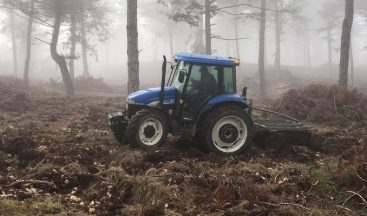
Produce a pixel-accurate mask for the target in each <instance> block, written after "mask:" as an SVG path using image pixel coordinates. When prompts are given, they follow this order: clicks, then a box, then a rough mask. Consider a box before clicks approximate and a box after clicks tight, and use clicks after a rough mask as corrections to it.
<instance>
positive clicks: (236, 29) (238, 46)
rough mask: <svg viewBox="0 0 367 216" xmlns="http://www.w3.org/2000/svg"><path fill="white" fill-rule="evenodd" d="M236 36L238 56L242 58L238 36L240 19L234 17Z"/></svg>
mask: <svg viewBox="0 0 367 216" xmlns="http://www.w3.org/2000/svg"><path fill="white" fill-rule="evenodd" d="M234 36H235V38H236V52H237V58H238V59H241V53H240V41H239V39H238V38H239V37H238V20H237V18H235V19H234Z"/></svg>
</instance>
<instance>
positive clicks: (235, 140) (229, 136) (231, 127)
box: [212, 116, 248, 153]
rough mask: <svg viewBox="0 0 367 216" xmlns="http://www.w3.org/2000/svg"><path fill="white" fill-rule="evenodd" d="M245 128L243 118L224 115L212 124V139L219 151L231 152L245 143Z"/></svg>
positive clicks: (246, 134)
mask: <svg viewBox="0 0 367 216" xmlns="http://www.w3.org/2000/svg"><path fill="white" fill-rule="evenodd" d="M247 130H248V129H247V126H246V124H245V122H244V121H243V119H241V118H240V117H237V116H226V117H223V118H221V119H220V120H219V121H218V122H217V123H216V124H215V125H214V127H213V131H212V141H213V143H214V146H215V147H216V148H217V149H218V150H219V151H221V152H226V153H233V152H236V151H238V150H239V149H240V148H241V147H242V146H243V145H244V144H245V143H246V140H247V136H248V133H247Z"/></svg>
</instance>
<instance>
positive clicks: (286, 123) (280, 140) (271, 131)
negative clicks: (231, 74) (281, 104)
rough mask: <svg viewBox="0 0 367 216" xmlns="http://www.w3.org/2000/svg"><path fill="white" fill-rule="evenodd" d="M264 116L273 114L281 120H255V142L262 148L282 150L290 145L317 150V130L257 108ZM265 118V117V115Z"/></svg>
mask: <svg viewBox="0 0 367 216" xmlns="http://www.w3.org/2000/svg"><path fill="white" fill-rule="evenodd" d="M253 110H256V111H259V112H261V113H263V114H273V115H275V116H278V117H280V118H274V119H271V118H264V117H262V118H258V119H256V120H255V122H254V125H255V136H254V138H253V142H254V143H256V144H257V145H260V146H262V147H266V146H273V147H277V148H281V147H283V146H289V145H302V146H307V147H310V148H311V149H314V150H317V149H318V148H319V142H318V141H317V140H318V138H317V133H315V132H316V130H315V129H314V128H313V127H311V126H309V125H306V124H304V123H302V122H300V121H299V120H297V119H295V118H292V117H290V116H287V115H284V114H282V113H278V112H275V111H271V110H266V109H262V108H255V107H253ZM263 116H264V115H263Z"/></svg>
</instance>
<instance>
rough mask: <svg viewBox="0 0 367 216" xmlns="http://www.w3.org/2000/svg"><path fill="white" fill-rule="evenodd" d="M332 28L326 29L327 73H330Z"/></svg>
mask: <svg viewBox="0 0 367 216" xmlns="http://www.w3.org/2000/svg"><path fill="white" fill-rule="evenodd" d="M331 31H332V27H330V26H328V27H327V36H326V37H327V44H328V69H329V73H330V72H331V71H332V63H333V38H332V36H331Z"/></svg>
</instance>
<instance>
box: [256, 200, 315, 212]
mask: <svg viewBox="0 0 367 216" xmlns="http://www.w3.org/2000/svg"><path fill="white" fill-rule="evenodd" d="M257 202H258V203H260V204H265V205H270V206H275V207H279V206H282V205H290V206H296V207H299V208H302V209H304V210H307V211H312V210H311V209H309V208H307V207H304V206H303V205H300V204H296V203H279V204H276V203H269V202H261V201H257Z"/></svg>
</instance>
